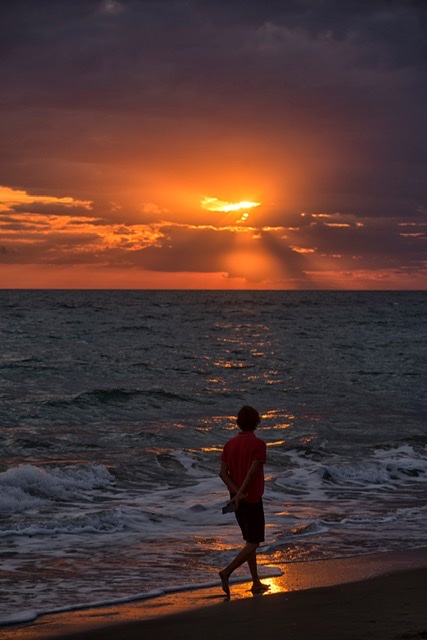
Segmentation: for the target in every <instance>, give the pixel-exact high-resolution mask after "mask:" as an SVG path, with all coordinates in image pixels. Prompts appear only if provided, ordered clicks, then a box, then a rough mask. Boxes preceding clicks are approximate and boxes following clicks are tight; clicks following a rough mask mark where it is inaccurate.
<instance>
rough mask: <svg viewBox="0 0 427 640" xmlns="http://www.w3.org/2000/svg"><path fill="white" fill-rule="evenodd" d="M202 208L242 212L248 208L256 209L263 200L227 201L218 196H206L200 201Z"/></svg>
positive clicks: (225, 211)
mask: <svg viewBox="0 0 427 640" xmlns="http://www.w3.org/2000/svg"><path fill="white" fill-rule="evenodd" d="M200 204H201V207H202V209H206V211H222V212H224V213H231V212H234V211H236V212H242V211H247V210H248V209H254V208H255V207H259V206H260V205H261V202H251V201H249V200H241V201H240V202H227V201H225V200H219V199H218V198H212V197H208V196H206V197H205V198H203V199H202V200H201V202H200Z"/></svg>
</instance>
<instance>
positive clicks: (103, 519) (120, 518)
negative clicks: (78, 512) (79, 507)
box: [0, 507, 128, 538]
mask: <svg viewBox="0 0 427 640" xmlns="http://www.w3.org/2000/svg"><path fill="white" fill-rule="evenodd" d="M127 521H128V518H127V510H126V508H124V507H117V508H115V509H109V510H106V511H98V512H95V513H90V514H87V515H84V516H77V517H75V518H72V517H68V518H62V519H58V518H57V519H53V518H50V519H49V520H45V521H43V522H33V523H30V522H28V523H15V524H14V525H12V526H9V527H7V526H4V525H3V526H0V538H7V537H9V536H30V537H34V536H51V535H59V534H65V535H82V534H94V533H110V534H111V533H118V532H121V531H124V530H125V529H126V528H127Z"/></svg>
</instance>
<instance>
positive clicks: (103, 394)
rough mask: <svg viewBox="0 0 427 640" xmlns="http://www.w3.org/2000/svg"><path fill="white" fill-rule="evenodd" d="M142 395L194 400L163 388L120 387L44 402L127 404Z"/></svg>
mask: <svg viewBox="0 0 427 640" xmlns="http://www.w3.org/2000/svg"><path fill="white" fill-rule="evenodd" d="M140 397H143V398H146V399H148V400H150V399H151V400H156V401H157V402H158V401H159V400H161V401H162V400H179V401H182V402H194V398H192V397H191V398H190V397H189V396H186V395H184V394H180V393H174V392H171V391H166V390H164V389H162V388H154V389H123V388H120V387H117V388H112V389H93V390H91V391H83V392H82V393H79V394H77V395H74V396H71V397H68V398H67V397H62V398H53V399H49V400H46V401H45V402H44V403H43V404H45V405H48V406H50V407H65V406H73V405H74V406H78V407H83V408H84V407H85V406H92V405H110V404H126V403H128V402H131V401H132V400H135V399H138V398H140Z"/></svg>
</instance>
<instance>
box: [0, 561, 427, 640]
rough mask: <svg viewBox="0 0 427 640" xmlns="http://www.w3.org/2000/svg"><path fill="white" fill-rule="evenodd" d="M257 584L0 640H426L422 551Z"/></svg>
mask: <svg viewBox="0 0 427 640" xmlns="http://www.w3.org/2000/svg"><path fill="white" fill-rule="evenodd" d="M265 582H268V583H269V584H270V587H271V589H270V593H268V594H266V595H263V596H255V597H254V596H252V595H251V594H250V592H249V590H248V589H249V583H247V582H240V583H238V584H232V598H231V600H230V601H227V600H225V599H224V598H223V596H222V595H221V591H220V588H219V586H214V587H209V588H207V589H198V590H194V591H187V592H179V593H176V594H169V595H168V596H165V597H160V598H156V599H152V600H149V601H141V602H134V603H130V604H128V605H121V606H117V607H102V608H98V609H87V610H83V611H76V612H70V613H65V614H57V615H51V616H40V617H39V618H38V619H37V620H35V621H34V622H33V623H30V624H25V625H19V626H13V627H3V628H2V629H1V630H0V638H1V640H24V639H25V640H42V639H44V638H49V639H51V638H58V639H59V638H62V640H68V639H70V640H71V639H75V640H78V639H81V640H83V639H86V638H87V639H88V640H92V639H93V640H96V639H100V640H101V639H102V640H110V639H111V640H112V639H113V638H114V639H117V638H120V640H133V639H136V638H138V639H139V638H142V637H156V638H157V639H158V640H161V639H162V638H165V639H166V638H167V639H168V640H175V639H176V640H178V639H181V638H182V639H184V638H192V637H198V636H200V637H203V638H204V640H209V639H211V638H212V639H213V638H215V639H216V638H221V639H224V640H227V639H228V638H230V640H231V639H233V640H234V639H235V638H236V635H240V636H243V635H244V636H246V637H247V638H249V639H250V638H254V639H256V638H259V637H262V638H264V639H265V640H269V639H270V638H271V639H272V640H273V639H276V638H279V637H286V638H291V639H295V640H299V639H300V638H301V639H302V638H304V639H307V638H317V639H323V638H325V639H326V638H327V639H328V640H335V639H336V640H353V639H354V640H362V639H365V638H373V639H375V640H382V639H384V640H385V639H387V640H411V639H417V638H427V607H426V602H427V549H420V550H415V551H409V552H405V553H396V554H392V553H391V554H379V555H375V556H364V557H359V558H350V559H344V560H335V561H331V560H330V561H325V562H315V563H295V564H289V565H286V566H284V567H283V575H282V576H280V577H278V578H268V579H266V580H265Z"/></svg>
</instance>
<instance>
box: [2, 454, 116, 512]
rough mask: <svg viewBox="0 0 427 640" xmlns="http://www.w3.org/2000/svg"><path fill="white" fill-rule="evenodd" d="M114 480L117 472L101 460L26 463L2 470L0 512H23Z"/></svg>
mask: <svg viewBox="0 0 427 640" xmlns="http://www.w3.org/2000/svg"><path fill="white" fill-rule="evenodd" d="M114 483H115V478H114V476H113V475H112V474H111V473H110V472H109V471H108V469H107V468H106V467H105V466H103V465H101V464H81V465H68V466H64V467H37V466H34V465H31V464H22V465H19V466H17V467H11V468H10V469H8V470H7V471H3V472H2V473H0V495H1V498H2V499H1V502H0V513H3V514H13V513H19V512H22V511H25V510H27V509H31V508H34V507H39V506H41V505H43V504H47V503H48V502H51V501H56V500H69V499H71V498H75V497H76V496H78V495H81V494H82V493H86V492H88V491H92V490H93V489H101V488H106V487H110V486H111V485H113V484H114Z"/></svg>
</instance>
